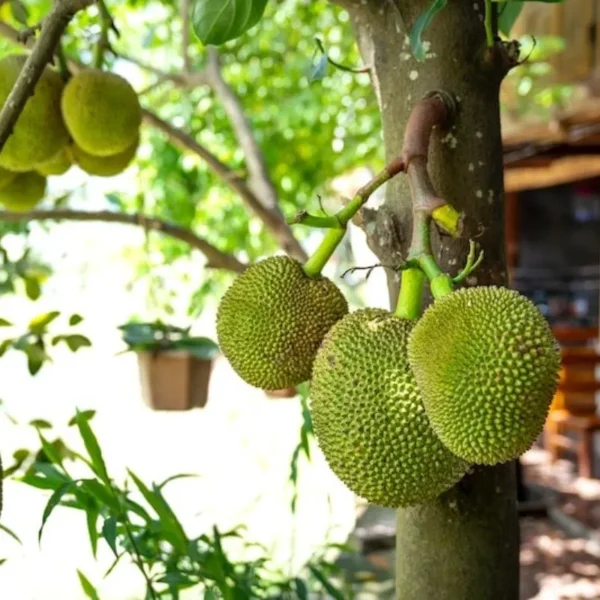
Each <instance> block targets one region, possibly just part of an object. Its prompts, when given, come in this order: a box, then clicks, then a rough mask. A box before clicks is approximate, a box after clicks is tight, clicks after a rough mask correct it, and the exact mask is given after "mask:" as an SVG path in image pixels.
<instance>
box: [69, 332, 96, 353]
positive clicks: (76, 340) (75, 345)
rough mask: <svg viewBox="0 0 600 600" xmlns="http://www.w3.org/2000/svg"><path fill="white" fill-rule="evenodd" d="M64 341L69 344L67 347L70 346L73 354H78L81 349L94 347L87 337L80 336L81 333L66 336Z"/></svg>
mask: <svg viewBox="0 0 600 600" xmlns="http://www.w3.org/2000/svg"><path fill="white" fill-rule="evenodd" d="M63 339H64V340H65V342H66V343H67V346H69V350H71V352H77V350H79V348H87V347H89V346H91V345H92V342H90V340H89V339H88V338H86V337H85V335H80V334H79V333H73V334H71V335H65V336H64V338H63Z"/></svg>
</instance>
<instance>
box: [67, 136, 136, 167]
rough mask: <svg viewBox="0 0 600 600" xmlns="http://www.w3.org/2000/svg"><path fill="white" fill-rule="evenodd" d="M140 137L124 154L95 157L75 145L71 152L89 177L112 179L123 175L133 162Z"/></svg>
mask: <svg viewBox="0 0 600 600" xmlns="http://www.w3.org/2000/svg"><path fill="white" fill-rule="evenodd" d="M138 144H139V137H138V138H136V139H135V141H134V143H133V144H131V146H129V148H127V149H126V150H125V151H124V152H120V153H119V154H114V155H112V156H94V155H92V154H88V153H87V152H86V151H85V150H82V149H81V148H80V147H79V146H77V144H73V147H72V149H71V152H72V154H73V159H74V160H75V162H76V163H77V164H78V165H79V167H80V168H81V169H82V170H84V171H85V172H86V173H87V174H88V175H97V176H99V177H112V176H114V175H118V174H119V173H122V172H123V171H124V170H125V169H126V168H127V167H128V166H129V163H131V161H132V160H133V158H134V156H135V153H136V152H137V148H138Z"/></svg>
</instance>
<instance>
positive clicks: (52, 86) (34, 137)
mask: <svg viewBox="0 0 600 600" xmlns="http://www.w3.org/2000/svg"><path fill="white" fill-rule="evenodd" d="M25 60H26V57H25V56H24V55H11V56H7V57H6V58H4V59H2V60H1V61H0V104H4V102H6V99H7V98H8V95H9V94H10V92H11V90H12V88H13V86H14V84H15V82H16V80H17V77H18V76H19V74H20V72H21V69H22V68H23V65H24V64H25ZM63 89H64V83H63V80H62V78H61V76H60V75H59V74H58V72H57V71H55V70H54V69H53V68H51V67H49V66H47V67H46V68H45V69H44V72H43V73H42V76H41V77H40V80H39V81H38V83H37V84H36V86H35V91H34V93H33V95H32V96H31V97H30V98H29V99H28V100H27V103H26V104H25V108H24V109H23V112H22V113H21V114H20V115H19V119H18V121H17V124H16V125H15V127H14V130H13V132H12V134H11V136H10V137H9V138H8V140H7V141H6V144H5V145H4V148H3V149H2V152H1V153H0V166H2V167H4V168H5V169H10V170H11V171H19V172H25V171H31V170H32V169H34V168H35V166H36V165H37V164H38V163H41V162H44V161H46V160H49V159H50V158H52V157H53V156H54V155H55V154H56V153H57V152H59V151H60V150H61V149H62V148H64V147H65V146H66V144H67V142H68V140H69V135H68V133H67V130H66V128H65V124H64V123H63V119H62V115H61V112H60V99H61V94H62V92H63Z"/></svg>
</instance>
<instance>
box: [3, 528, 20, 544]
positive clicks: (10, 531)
mask: <svg viewBox="0 0 600 600" xmlns="http://www.w3.org/2000/svg"><path fill="white" fill-rule="evenodd" d="M0 531H4V533H6V534H7V535H9V536H10V537H11V538H12V539H13V540H15V541H17V542H19V544H21V545H23V542H22V541H21V540H20V539H19V536H18V535H17V534H16V533H15V532H14V531H13V530H12V529H9V528H8V527H7V526H6V525H2V523H0Z"/></svg>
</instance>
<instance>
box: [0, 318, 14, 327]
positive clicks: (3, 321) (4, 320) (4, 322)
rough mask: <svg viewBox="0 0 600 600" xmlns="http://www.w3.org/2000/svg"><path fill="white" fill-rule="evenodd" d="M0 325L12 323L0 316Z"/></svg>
mask: <svg viewBox="0 0 600 600" xmlns="http://www.w3.org/2000/svg"><path fill="white" fill-rule="evenodd" d="M0 327H12V323H11V322H10V321H7V320H6V319H2V318H0Z"/></svg>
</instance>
